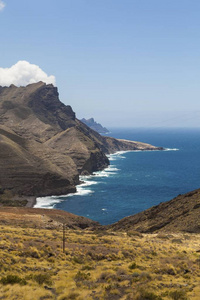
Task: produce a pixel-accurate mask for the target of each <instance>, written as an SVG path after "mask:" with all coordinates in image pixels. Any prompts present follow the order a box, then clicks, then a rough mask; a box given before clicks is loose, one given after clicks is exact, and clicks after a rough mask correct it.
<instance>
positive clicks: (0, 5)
mask: <svg viewBox="0 0 200 300" xmlns="http://www.w3.org/2000/svg"><path fill="white" fill-rule="evenodd" d="M5 6H6V5H5V3H4V2H3V1H2V0H0V11H1V10H3V9H4V7H5Z"/></svg>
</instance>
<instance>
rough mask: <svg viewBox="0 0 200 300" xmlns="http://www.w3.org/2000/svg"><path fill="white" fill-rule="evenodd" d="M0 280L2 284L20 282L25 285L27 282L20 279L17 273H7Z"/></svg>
mask: <svg viewBox="0 0 200 300" xmlns="http://www.w3.org/2000/svg"><path fill="white" fill-rule="evenodd" d="M0 282H1V283H2V284H3V285H6V284H20V285H25V284H27V282H26V280H25V279H22V278H21V277H19V276H17V275H7V276H4V277H2V278H1V280H0Z"/></svg>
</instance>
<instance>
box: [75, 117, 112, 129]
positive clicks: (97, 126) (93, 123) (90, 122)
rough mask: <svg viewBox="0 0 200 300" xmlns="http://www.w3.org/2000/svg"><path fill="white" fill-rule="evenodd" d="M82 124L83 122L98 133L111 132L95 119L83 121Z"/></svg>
mask: <svg viewBox="0 0 200 300" xmlns="http://www.w3.org/2000/svg"><path fill="white" fill-rule="evenodd" d="M81 122H83V123H84V124H86V125H87V126H88V127H90V128H91V129H93V130H95V131H97V132H98V133H108V132H109V130H108V129H107V128H106V127H103V126H102V125H101V124H99V123H97V122H96V121H95V120H94V118H90V119H87V120H86V119H85V118H83V119H81Z"/></svg>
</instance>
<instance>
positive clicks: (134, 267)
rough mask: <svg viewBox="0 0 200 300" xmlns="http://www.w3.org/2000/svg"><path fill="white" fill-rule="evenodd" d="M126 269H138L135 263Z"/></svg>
mask: <svg viewBox="0 0 200 300" xmlns="http://www.w3.org/2000/svg"><path fill="white" fill-rule="evenodd" d="M128 267H129V269H130V270H133V269H136V268H137V267H138V265H137V264H136V263H135V262H133V263H132V264H130V265H129V266H128Z"/></svg>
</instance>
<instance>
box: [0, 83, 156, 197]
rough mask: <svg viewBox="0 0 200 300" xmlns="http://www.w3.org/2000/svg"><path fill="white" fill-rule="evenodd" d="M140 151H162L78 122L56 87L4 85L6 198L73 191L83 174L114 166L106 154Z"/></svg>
mask: <svg viewBox="0 0 200 300" xmlns="http://www.w3.org/2000/svg"><path fill="white" fill-rule="evenodd" d="M135 149H142V150H145V149H146V150H157V149H160V148H156V147H153V146H151V145H147V144H143V143H138V142H130V141H123V140H116V139H113V138H109V137H103V136H101V135H99V134H98V133H97V132H95V131H94V130H92V129H90V128H89V127H88V126H86V125H85V124H83V123H82V122H81V121H79V120H78V119H76V116H75V113H74V112H73V110H72V108H71V107H70V106H69V105H67V106H66V105H64V104H63V103H62V102H61V101H60V100H59V94H58V91H57V88H56V87H54V86H53V85H51V84H50V85H46V84H45V83H43V82H38V83H35V84H30V85H28V86H26V87H16V86H14V85H11V86H10V87H0V154H1V155H0V167H1V174H0V194H1V195H3V196H1V198H2V197H4V196H5V191H6V192H7V191H9V192H10V193H11V195H12V194H13V195H16V194H17V195H26V196H42V195H52V194H65V193H69V192H71V191H74V190H75V185H76V184H77V183H78V182H79V174H88V173H92V172H94V171H96V170H101V169H103V168H105V167H106V166H107V165H108V164H109V161H108V158H107V156H106V154H108V153H113V152H115V151H119V150H135ZM6 195H7V194H6Z"/></svg>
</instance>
